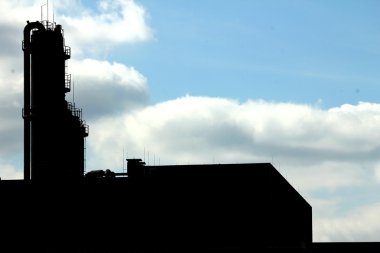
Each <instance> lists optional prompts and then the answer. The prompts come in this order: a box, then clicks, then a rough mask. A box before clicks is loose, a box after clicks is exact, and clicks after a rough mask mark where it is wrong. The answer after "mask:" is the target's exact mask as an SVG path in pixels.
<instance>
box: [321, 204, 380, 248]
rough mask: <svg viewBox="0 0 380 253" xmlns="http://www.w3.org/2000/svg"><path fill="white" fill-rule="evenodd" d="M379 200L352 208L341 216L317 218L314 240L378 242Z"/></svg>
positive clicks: (379, 230)
mask: <svg viewBox="0 0 380 253" xmlns="http://www.w3.org/2000/svg"><path fill="white" fill-rule="evenodd" d="M379 213H380V202H375V203H371V204H369V205H364V206H360V207H358V208H354V209H353V210H351V211H350V212H349V213H348V214H346V215H344V216H341V217H334V218H325V219H321V220H319V222H317V223H316V224H315V226H314V234H315V235H316V236H315V238H314V241H327V242H336V241H342V242H378V241H379V233H380V223H379V222H378V220H379Z"/></svg>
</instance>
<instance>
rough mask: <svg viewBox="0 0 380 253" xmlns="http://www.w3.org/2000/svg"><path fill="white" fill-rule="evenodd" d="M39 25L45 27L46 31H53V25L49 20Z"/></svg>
mask: <svg viewBox="0 0 380 253" xmlns="http://www.w3.org/2000/svg"><path fill="white" fill-rule="evenodd" d="M41 23H42V24H43V25H44V26H45V28H46V30H54V28H55V23H53V22H50V21H49V20H42V21H41Z"/></svg>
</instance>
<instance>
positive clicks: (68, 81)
mask: <svg viewBox="0 0 380 253" xmlns="http://www.w3.org/2000/svg"><path fill="white" fill-rule="evenodd" d="M65 90H66V92H69V91H70V90H71V74H65Z"/></svg>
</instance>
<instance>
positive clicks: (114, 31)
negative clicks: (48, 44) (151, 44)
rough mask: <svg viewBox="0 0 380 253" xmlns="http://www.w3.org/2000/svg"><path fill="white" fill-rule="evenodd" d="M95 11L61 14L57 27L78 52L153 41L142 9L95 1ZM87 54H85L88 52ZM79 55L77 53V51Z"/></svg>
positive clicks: (126, 2) (121, 1)
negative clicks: (61, 29) (59, 27)
mask: <svg viewBox="0 0 380 253" xmlns="http://www.w3.org/2000/svg"><path fill="white" fill-rule="evenodd" d="M97 5H98V8H97V10H89V9H87V8H83V7H82V8H81V6H80V5H79V6H77V7H78V8H77V10H75V11H73V10H72V8H70V9H67V11H65V5H62V4H61V5H59V6H60V7H62V8H61V10H62V14H61V15H60V16H59V20H60V23H62V25H63V26H64V27H65V30H66V31H67V32H68V33H69V34H70V37H68V38H67V41H68V43H69V44H70V45H72V46H75V47H76V48H80V49H81V50H85V51H86V49H89V48H90V49H91V50H92V51H95V52H99V51H101V52H102V51H104V49H105V47H108V46H112V45H115V44H119V43H130V42H142V41H147V40H150V39H152V38H153V32H152V29H151V28H150V27H149V25H148V24H147V20H148V18H149V16H148V14H147V13H146V11H145V9H144V8H143V6H141V5H139V4H137V3H136V2H135V1H133V0H113V1H98V2H97ZM87 51H88V50H87ZM79 52H80V51H79Z"/></svg>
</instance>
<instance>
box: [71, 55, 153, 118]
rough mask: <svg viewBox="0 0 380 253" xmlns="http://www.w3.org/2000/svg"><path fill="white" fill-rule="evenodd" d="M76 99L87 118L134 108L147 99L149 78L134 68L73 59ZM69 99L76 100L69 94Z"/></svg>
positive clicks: (72, 68)
mask: <svg viewBox="0 0 380 253" xmlns="http://www.w3.org/2000/svg"><path fill="white" fill-rule="evenodd" d="M70 70H71V72H72V77H73V79H72V82H73V83H74V84H73V85H72V88H73V91H72V93H71V94H69V95H72V94H74V96H75V97H76V98H75V97H74V99H75V101H79V102H78V106H80V107H83V109H84V115H85V117H86V119H87V120H92V119H94V118H97V117H102V116H104V115H108V116H110V115H113V114H115V113H120V112H124V113H125V112H126V111H128V110H133V109H135V108H137V107H139V106H142V105H144V104H145V103H146V101H147V98H148V87H147V80H146V78H145V77H144V76H143V75H142V74H141V73H139V72H138V71H137V70H136V69H135V68H133V67H128V66H125V65H124V64H121V63H117V62H113V63H110V62H108V61H99V60H94V59H88V58H87V59H83V60H72V61H71V62H70ZM67 100H73V98H71V97H67Z"/></svg>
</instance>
